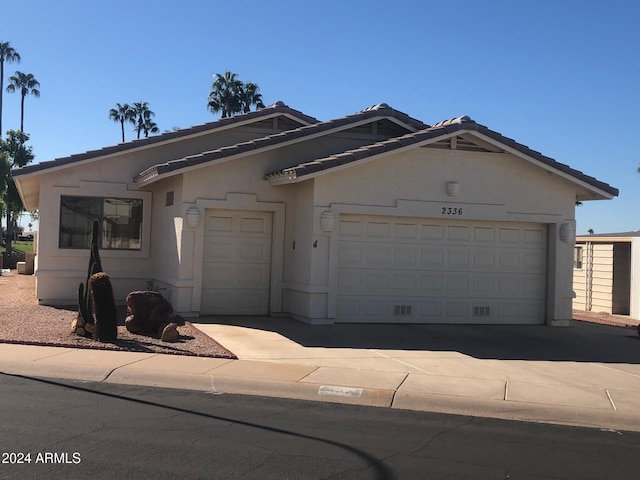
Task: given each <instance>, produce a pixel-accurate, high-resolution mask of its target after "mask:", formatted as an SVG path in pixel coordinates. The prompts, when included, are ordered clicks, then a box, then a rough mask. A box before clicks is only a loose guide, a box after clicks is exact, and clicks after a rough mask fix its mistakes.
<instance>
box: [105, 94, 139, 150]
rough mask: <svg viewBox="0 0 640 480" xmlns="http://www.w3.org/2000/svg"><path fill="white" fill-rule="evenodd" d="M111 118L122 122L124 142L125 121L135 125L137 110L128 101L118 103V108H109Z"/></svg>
mask: <svg viewBox="0 0 640 480" xmlns="http://www.w3.org/2000/svg"><path fill="white" fill-rule="evenodd" d="M109 118H110V119H111V120H113V121H114V122H119V123H120V128H121V129H122V143H124V123H125V122H129V123H132V124H134V125H135V123H136V121H135V112H134V111H133V108H131V106H130V105H129V104H128V103H123V104H120V103H116V108H112V109H111V110H109Z"/></svg>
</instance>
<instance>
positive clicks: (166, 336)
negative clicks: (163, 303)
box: [160, 323, 180, 342]
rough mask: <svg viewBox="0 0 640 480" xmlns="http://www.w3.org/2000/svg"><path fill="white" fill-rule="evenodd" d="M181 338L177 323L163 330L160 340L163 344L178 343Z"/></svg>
mask: <svg viewBox="0 0 640 480" xmlns="http://www.w3.org/2000/svg"><path fill="white" fill-rule="evenodd" d="M179 338H180V334H179V333H178V324H177V323H170V324H169V325H167V326H166V327H164V328H163V329H162V334H160V340H162V341H163V342H177V341H178V339H179Z"/></svg>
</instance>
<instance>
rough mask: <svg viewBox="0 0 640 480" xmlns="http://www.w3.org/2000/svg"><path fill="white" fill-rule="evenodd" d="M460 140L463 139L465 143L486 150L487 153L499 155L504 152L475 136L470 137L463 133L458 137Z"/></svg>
mask: <svg viewBox="0 0 640 480" xmlns="http://www.w3.org/2000/svg"><path fill="white" fill-rule="evenodd" d="M460 138H463V139H465V140H466V141H467V142H471V143H473V144H475V145H478V146H479V147H481V148H484V149H485V150H488V151H489V152H495V153H500V152H503V151H504V150H502V149H501V148H498V147H496V146H495V145H493V144H491V143H489V142H485V141H484V140H482V139H481V138H478V137H476V136H475V135H471V134H469V133H463V134H462V135H460Z"/></svg>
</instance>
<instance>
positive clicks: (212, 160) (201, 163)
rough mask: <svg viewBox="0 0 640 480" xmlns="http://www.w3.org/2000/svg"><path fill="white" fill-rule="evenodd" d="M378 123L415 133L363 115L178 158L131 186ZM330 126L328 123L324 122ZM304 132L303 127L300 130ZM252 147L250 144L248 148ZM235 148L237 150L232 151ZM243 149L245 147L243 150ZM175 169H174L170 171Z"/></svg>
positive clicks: (150, 170)
mask: <svg viewBox="0 0 640 480" xmlns="http://www.w3.org/2000/svg"><path fill="white" fill-rule="evenodd" d="M378 120H389V121H392V122H394V123H396V124H397V125H399V126H402V127H403V128H406V129H407V130H409V131H413V132H415V131H416V128H415V127H414V126H412V125H410V124H408V123H406V122H403V121H402V120H399V119H396V118H394V117H392V116H388V115H384V112H381V114H380V115H375V116H367V117H364V118H362V119H360V120H356V121H351V122H348V123H346V122H345V123H341V122H336V123H335V126H333V127H332V128H327V129H322V130H319V131H317V132H314V131H311V133H308V134H301V135H296V134H295V132H296V130H293V131H288V132H281V133H276V134H273V135H269V136H267V137H263V138H260V139H256V140H253V141H249V142H244V143H241V144H237V145H234V146H230V147H223V148H219V149H216V150H212V151H210V152H203V153H201V154H198V155H191V156H189V157H184V158H179V159H176V160H171V161H169V162H165V163H163V164H159V165H155V166H153V167H150V168H148V169H146V170H144V171H142V172H140V173H139V174H138V175H137V176H136V177H135V178H134V184H135V185H136V186H137V187H138V188H142V187H146V186H148V185H151V184H152V183H155V182H157V181H159V180H162V179H165V178H168V177H171V176H174V175H178V174H183V173H188V172H190V171H193V170H197V169H199V168H202V167H209V166H213V165H219V164H221V163H225V162H228V161H231V160H237V159H239V158H242V157H246V156H249V155H255V154H257V153H263V152H268V151H270V150H275V149H278V148H282V147H286V146H290V145H294V144H296V143H300V142H305V141H308V140H313V139H316V138H319V137H324V136H328V135H331V134H334V133H337V132H340V131H343V130H349V129H352V128H356V127H359V126H361V125H366V124H369V123H373V122H376V121H378ZM326 123H331V121H329V122H326ZM316 126H317V125H314V124H312V125H310V126H309V127H310V128H313V127H316ZM301 128H302V129H304V128H305V127H301ZM261 143H264V145H265V146H263V147H261V146H260V144H261ZM250 144H253V145H250ZM236 147H239V148H236ZM245 147H246V148H245ZM172 166H173V167H175V168H172Z"/></svg>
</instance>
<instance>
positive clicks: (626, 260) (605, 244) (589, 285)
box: [573, 231, 640, 319]
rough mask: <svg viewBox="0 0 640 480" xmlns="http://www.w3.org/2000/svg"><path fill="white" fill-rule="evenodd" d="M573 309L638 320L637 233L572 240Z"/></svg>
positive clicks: (639, 258)
mask: <svg viewBox="0 0 640 480" xmlns="http://www.w3.org/2000/svg"><path fill="white" fill-rule="evenodd" d="M573 290H574V291H575V292H576V298H575V300H574V302H573V308H575V309H576V310H584V311H587V312H604V313H612V314H617V315H629V316H630V317H631V318H634V319H640V231H635V232H623V233H605V234H598V235H584V236H578V237H576V246H575V248H574V262H573Z"/></svg>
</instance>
